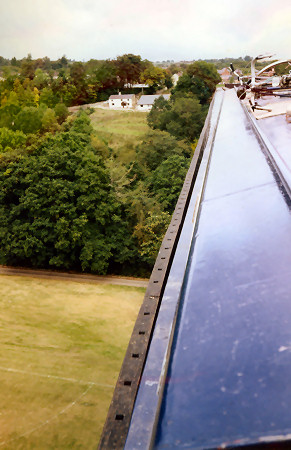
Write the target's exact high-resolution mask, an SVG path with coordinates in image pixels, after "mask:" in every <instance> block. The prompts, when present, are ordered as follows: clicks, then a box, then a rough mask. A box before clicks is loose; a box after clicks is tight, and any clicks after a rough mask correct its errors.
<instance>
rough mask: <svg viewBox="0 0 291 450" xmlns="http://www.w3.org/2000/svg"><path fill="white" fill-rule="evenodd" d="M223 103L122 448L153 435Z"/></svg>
mask: <svg viewBox="0 0 291 450" xmlns="http://www.w3.org/2000/svg"><path fill="white" fill-rule="evenodd" d="M221 104H222V94H221V93H218V94H216V96H215V99H214V101H213V104H212V110H211V120H210V121H209V127H208V129H209V131H208V137H207V144H206V145H205V149H204V153H203V159H202V161H201V164H200V167H199V172H198V174H197V177H196V181H195V186H194V189H193V192H192V195H191V199H190V203H189V207H188V210H187V214H186V217H185V220H184V222H183V229H182V232H181V235H180V238H179V242H178V245H177V249H176V252H175V257H174V260H173V263H172V266H171V270H170V273H169V276H168V279H167V285H166V287H165V291H164V294H163V298H162V303H161V307H160V309H159V315H158V318H157V321H156V324H155V330H154V335H153V340H152V343H151V348H150V357H149V358H148V359H147V362H146V365H145V368H144V373H143V377H142V382H141V385H140V388H139V392H138V397H137V400H136V403H137V406H136V408H135V410H134V414H133V417H132V421H131V425H130V430H129V434H128V437H127V441H126V445H125V448H126V449H128V450H131V449H133V448H144V449H146V448H148V447H149V446H150V445H151V439H152V435H153V434H154V430H155V425H156V418H157V417H158V415H159V408H160V399H161V396H162V393H161V391H160V389H163V385H164V377H165V375H166V370H167V363H168V359H169V358H168V353H169V351H170V347H171V340H172V334H173V330H174V327H175V321H176V314H177V308H178V304H179V298H180V293H181V289H182V286H183V279H184V275H185V270H186V265H187V260H188V256H189V251H190V246H191V241H192V237H193V233H194V227H195V218H196V214H197V212H198V206H199V200H200V196H201V193H202V189H203V184H204V180H205V176H206V173H207V167H208V162H209V155H210V151H211V146H212V143H213V140H214V138H215V133H216V126H217V121H218V117H219V113H220V109H221Z"/></svg>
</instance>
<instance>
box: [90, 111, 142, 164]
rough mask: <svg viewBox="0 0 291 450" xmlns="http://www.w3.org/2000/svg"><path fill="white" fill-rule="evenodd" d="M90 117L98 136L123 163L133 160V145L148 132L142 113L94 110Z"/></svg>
mask: <svg viewBox="0 0 291 450" xmlns="http://www.w3.org/2000/svg"><path fill="white" fill-rule="evenodd" d="M90 117H91V121H92V125H93V128H94V130H96V131H97V134H98V136H99V137H100V138H101V139H103V140H104V141H105V142H106V143H107V144H108V145H109V147H111V148H112V149H113V150H114V151H115V152H116V154H117V155H118V156H119V157H120V159H121V160H122V162H125V163H128V162H130V161H131V160H132V159H133V157H134V147H135V145H136V144H138V143H139V142H141V141H142V138H143V136H144V134H145V133H146V132H147V131H148V130H149V127H148V125H147V120H146V118H147V114H146V113H144V112H138V111H114V110H109V109H108V110H105V109H96V110H95V112H94V113H93V114H92V115H91V116H90Z"/></svg>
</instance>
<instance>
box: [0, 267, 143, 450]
mask: <svg viewBox="0 0 291 450" xmlns="http://www.w3.org/2000/svg"><path fill="white" fill-rule="evenodd" d="M0 292H1V300H0V302H1V308H0V311H1V312H0V327H1V333H0V348H1V352H0V386H1V387H0V447H1V448H3V449H17V450H18V449H72V448H74V449H93V448H96V447H97V443H98V441H99V438H100V434H101V431H102V427H103V424H104V421H105V418H106V414H107V410H108V407H109V404H110V401H111V397H112V394H113V390H114V386H115V383H116V380H117V377H118V373H119V370H120V367H121V364H122V360H123V357H124V354H125V351H126V347H127V344H128V341H129V338H130V335H131V332H132V329H133V325H134V322H135V319H136V316H137V313H138V310H139V307H140V305H141V302H142V299H143V296H144V292H145V289H144V288H134V287H124V286H113V285H106V284H86V283H78V282H71V281H63V280H60V281H59V280H57V281H56V280H43V279H39V278H35V279H34V278H23V277H16V276H0Z"/></svg>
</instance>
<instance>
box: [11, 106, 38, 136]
mask: <svg viewBox="0 0 291 450" xmlns="http://www.w3.org/2000/svg"><path fill="white" fill-rule="evenodd" d="M41 127H42V114H41V111H39V109H38V108H34V107H32V106H25V107H24V108H22V109H21V111H20V112H19V113H18V114H17V116H16V117H15V121H14V129H15V130H20V131H22V132H23V133H24V134H29V133H36V132H37V131H39V130H40V129H41Z"/></svg>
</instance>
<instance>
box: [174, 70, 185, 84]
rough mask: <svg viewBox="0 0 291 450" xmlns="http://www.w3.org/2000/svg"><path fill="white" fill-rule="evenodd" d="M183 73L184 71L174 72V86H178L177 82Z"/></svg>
mask: <svg viewBox="0 0 291 450" xmlns="http://www.w3.org/2000/svg"><path fill="white" fill-rule="evenodd" d="M181 75H183V72H178V73H174V75H172V82H173V86H177V83H178V81H179V78H180V76H181Z"/></svg>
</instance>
